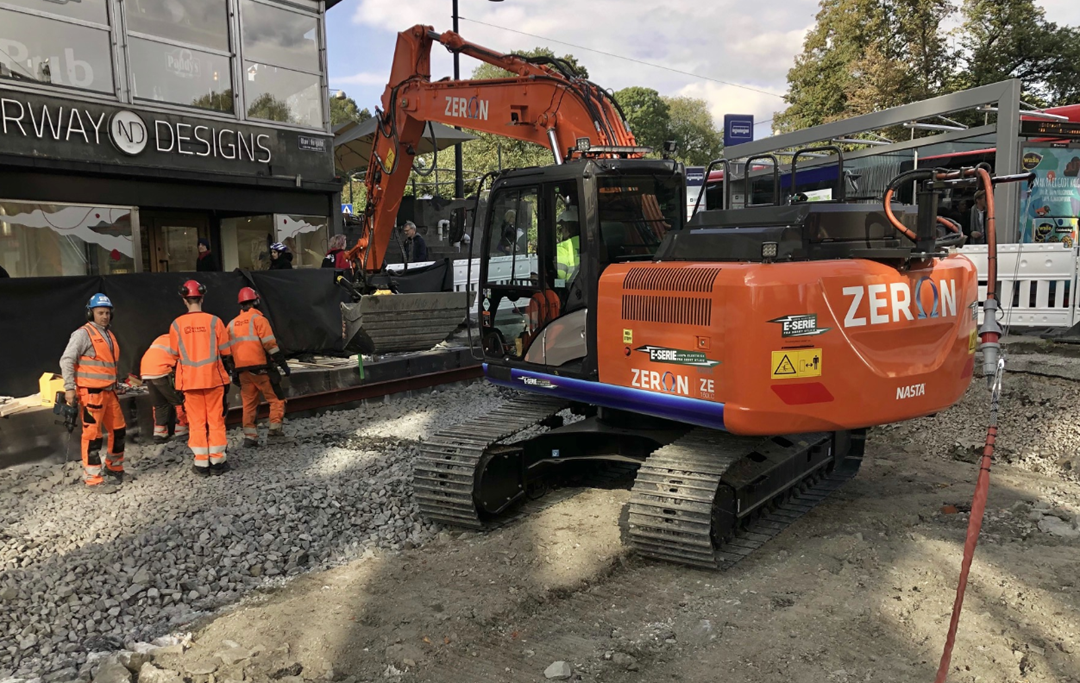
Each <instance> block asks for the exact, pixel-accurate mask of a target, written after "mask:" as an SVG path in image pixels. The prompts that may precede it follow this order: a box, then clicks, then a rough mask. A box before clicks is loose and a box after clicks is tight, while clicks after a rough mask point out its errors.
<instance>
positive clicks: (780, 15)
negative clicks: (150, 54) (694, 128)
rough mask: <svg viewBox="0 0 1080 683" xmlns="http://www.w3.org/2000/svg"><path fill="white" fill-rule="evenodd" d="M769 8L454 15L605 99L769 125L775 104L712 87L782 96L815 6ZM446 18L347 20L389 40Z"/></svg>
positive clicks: (423, 12) (563, 0)
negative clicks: (654, 102) (632, 90)
mask: <svg viewBox="0 0 1080 683" xmlns="http://www.w3.org/2000/svg"><path fill="white" fill-rule="evenodd" d="M778 4H779V5H782V7H777V6H775V5H770V4H767V3H756V4H755V3H746V2H744V1H743V0H712V1H711V2H707V3H703V2H700V0H669V1H668V2H666V3H664V4H663V5H662V6H658V5H657V4H656V3H655V2H652V1H645V0H590V2H587V3H583V2H576V1H573V0H510V1H508V2H500V3H489V2H482V1H481V0H474V1H473V2H470V3H468V7H467V8H466V7H461V10H460V11H461V13H462V17H463V19H462V21H461V33H462V35H463V36H464V37H465V38H466V39H467V40H470V41H472V42H475V43H478V44H480V45H484V46H485V47H490V48H493V49H495V50H500V51H505V52H511V51H514V50H528V49H532V48H534V47H537V46H545V47H549V48H551V49H552V50H553V51H554V52H555V53H556V54H558V55H563V54H572V55H574V56H575V57H576V58H577V59H578V61H579V62H581V63H582V64H584V65H585V66H586V67H587V68H588V69H589V75H590V78H591V79H592V80H593V81H595V82H596V83H599V84H600V85H602V86H604V87H606V88H610V89H613V90H618V89H621V88H624V87H627V86H630V85H640V86H644V87H648V88H653V89H655V90H657V91H658V92H660V93H661V94H662V95H676V94H684V95H685V94H693V96H694V97H703V98H706V99H708V101H709V104H710V111H712V112H713V114H714V116H716V117H717V121H718V122H720V121H722V119H723V114H724V113H729V112H740V113H743V112H745V111H746V108H747V106H749V105H751V104H752V108H753V113H755V114H767V115H766V116H763V118H770V117H771V116H772V112H773V111H775V110H777V109H780V108H782V106H783V101H782V100H781V99H780V97H776V96H770V95H766V94H762V93H760V92H755V91H754V90H743V89H740V88H738V87H735V86H732V85H723V84H722V83H718V82H716V81H725V82H727V83H729V84H741V85H745V86H748V87H750V88H754V89H756V90H763V91H766V92H769V93H776V94H777V95H781V94H782V93H783V92H784V90H785V89H786V77H787V72H788V70H789V69H790V68H791V66H792V64H793V62H794V57H795V54H796V53H798V52H799V51H800V50H801V48H802V41H803V38H804V36H805V34H806V31H807V30H808V29H809V27H810V26H811V25H812V23H813V18H814V14H815V12H816V11H817V7H818V2H817V0H784V2H783V3H778ZM449 13H450V2H449V0H410V2H407V3H403V2H401V0H361V1H360V3H359V4H358V5H357V6H356V10H355V12H354V13H353V16H352V20H353V22H354V23H355V24H359V25H362V26H365V27H370V28H372V29H376V30H379V31H390V32H395V33H396V32H397V31H402V30H406V29H408V28H409V27H411V26H412V25H414V24H417V23H422V24H428V25H432V26H433V27H434V28H435V30H437V31H444V30H447V29H448V28H450V17H449ZM525 34H531V35H525ZM586 48H588V49H586ZM620 57H622V58H620ZM623 58H629V60H628V59H623ZM630 60H637V61H630ZM380 61H383V60H380ZM385 62H386V63H388V62H389V59H385ZM431 62H432V64H431V66H432V77H433V79H437V78H440V77H442V76H444V75H448V74H450V73H452V58H451V56H450V55H449V54H448V53H447V51H446V50H443V49H440V48H438V47H436V48H434V49H433V50H432V59H431ZM641 62H648V63H652V64H655V65H659V66H661V67H665V68H656V67H654V66H649V65H647V64H643V63H641ZM461 63H462V69H461V70H462V76H463V77H467V76H468V74H469V73H471V71H472V69H473V68H475V66H476V62H475V61H474V60H472V59H468V58H462V60H461ZM364 69H365V70H368V67H367V66H366V65H365V66H364ZM375 71H376V73H377V72H378V70H375ZM386 71H387V73H389V68H387V69H386ZM677 72H683V73H677ZM708 79H715V80H708ZM331 80H333V81H334V82H338V81H337V79H331ZM342 82H344V81H342ZM380 82H381V83H385V78H383V79H382V80H381V81H380ZM759 130H760V129H759Z"/></svg>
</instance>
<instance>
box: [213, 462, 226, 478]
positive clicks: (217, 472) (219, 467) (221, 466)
mask: <svg viewBox="0 0 1080 683" xmlns="http://www.w3.org/2000/svg"><path fill="white" fill-rule="evenodd" d="M228 471H229V461H228V460H226V461H225V462H219V463H218V464H216V465H215V464H213V463H211V464H210V474H212V475H214V476H215V477H219V476H221V475H223V474H225V473H226V472H228Z"/></svg>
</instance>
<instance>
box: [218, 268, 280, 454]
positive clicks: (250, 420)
mask: <svg viewBox="0 0 1080 683" xmlns="http://www.w3.org/2000/svg"><path fill="white" fill-rule="evenodd" d="M236 299H237V303H239V304H240V315H238V316H236V317H235V318H233V320H232V322H230V323H229V338H230V339H231V340H232V342H231V343H232V357H233V365H234V366H235V369H234V370H233V383H234V384H237V385H239V387H240V395H241V397H242V398H243V401H244V446H247V447H256V446H258V445H259V432H258V430H257V429H256V427H255V415H256V413H257V412H258V410H259V395H260V394H261V395H262V396H263V397H264V398H266V400H267V402H268V403H269V404H270V431H269V433H268V435H267V436H268V438H271V439H273V438H279V437H282V436H284V435H285V433H284V432H283V431H282V422H283V421H284V420H285V401H284V400H283V398H284V397H283V396H282V392H281V388H280V386H279V384H278V383H277V381H276V379H277V376H278V375H277V370H276V369H275V368H274V367H273V365H277V366H278V367H280V368H281V371H282V372H283V373H285V374H286V375H288V374H289V364H288V363H287V362H286V361H285V356H284V355H283V354H282V353H281V350H280V349H279V348H278V344H277V339H275V338H274V330H273V329H272V328H271V327H270V321H269V320H267V319H266V316H265V315H263V314H262V313H261V312H259V310H258V309H257V308H256V306H258V305H259V295H258V293H256V292H255V290H254V289H252V288H251V287H244V288H243V289H241V290H240V294H239V295H238V296H237V298H236ZM271 361H272V362H273V365H272V364H271Z"/></svg>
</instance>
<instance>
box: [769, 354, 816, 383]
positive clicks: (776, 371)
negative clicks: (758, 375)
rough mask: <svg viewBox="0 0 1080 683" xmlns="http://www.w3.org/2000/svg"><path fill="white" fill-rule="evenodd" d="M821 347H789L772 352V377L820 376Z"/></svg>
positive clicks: (798, 377) (797, 377)
mask: <svg viewBox="0 0 1080 683" xmlns="http://www.w3.org/2000/svg"><path fill="white" fill-rule="evenodd" d="M821 365H822V363H821V349H789V350H787V351H773V352H772V365H771V367H772V373H771V378H772V379H802V378H804V377H821Z"/></svg>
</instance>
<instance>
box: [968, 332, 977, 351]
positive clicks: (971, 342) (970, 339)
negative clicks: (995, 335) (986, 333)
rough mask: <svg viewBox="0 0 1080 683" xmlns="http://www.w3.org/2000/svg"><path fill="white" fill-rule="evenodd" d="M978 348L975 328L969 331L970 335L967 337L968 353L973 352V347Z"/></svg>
mask: <svg viewBox="0 0 1080 683" xmlns="http://www.w3.org/2000/svg"><path fill="white" fill-rule="evenodd" d="M977 348H979V333H978V331H976V330H972V331H971V336H970V337H968V355H969V356H970V355H972V354H974V353H975V349H977Z"/></svg>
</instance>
